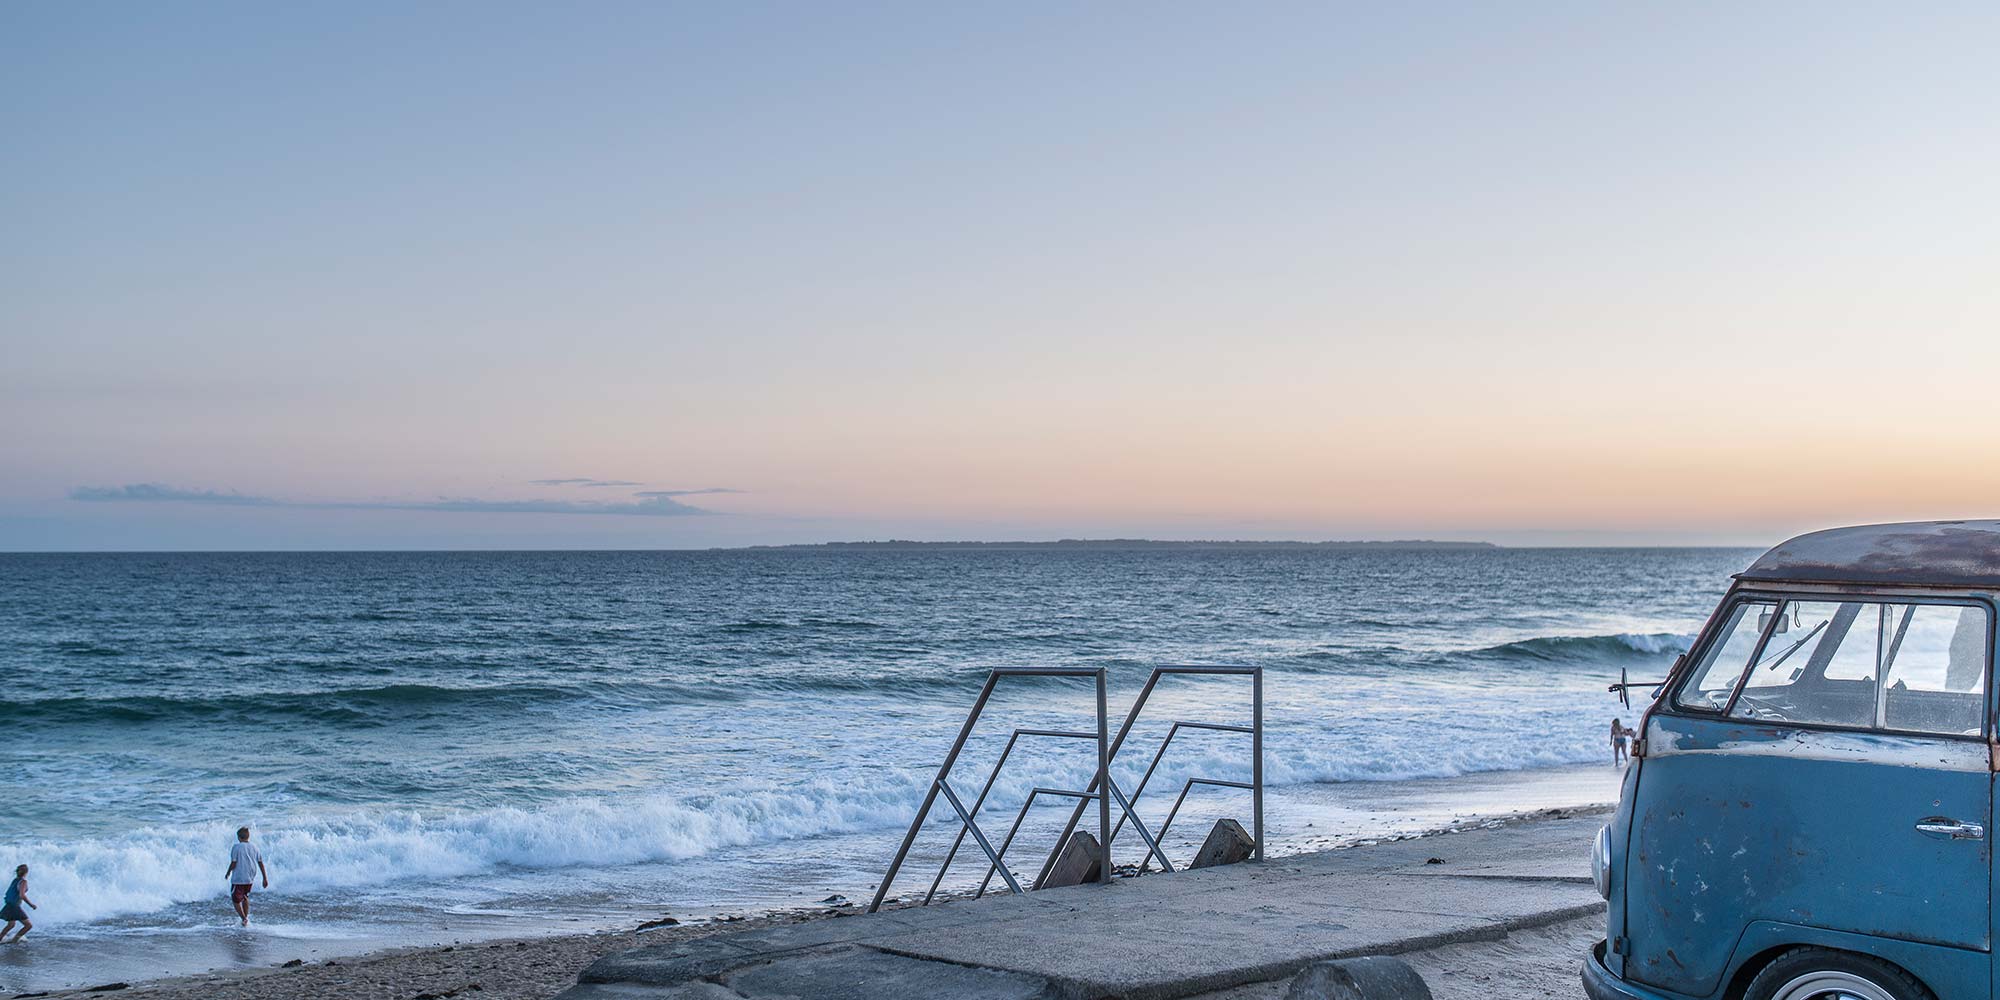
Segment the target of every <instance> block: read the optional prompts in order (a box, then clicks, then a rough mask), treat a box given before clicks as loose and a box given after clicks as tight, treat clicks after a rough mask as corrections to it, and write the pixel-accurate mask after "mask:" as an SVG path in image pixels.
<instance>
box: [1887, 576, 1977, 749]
mask: <svg viewBox="0 0 2000 1000" xmlns="http://www.w3.org/2000/svg"><path fill="white" fill-rule="evenodd" d="M1894 613H1895V621H1894V622H1893V623H1892V625H1891V630H1892V631H1891V638H1890V642H1891V644H1892V645H1893V646H1894V648H1893V649H1892V650H1891V651H1890V652H1889V658H1888V664H1889V668H1888V670H1887V672H1886V673H1885V674H1884V678H1885V686H1884V687H1883V688H1882V713H1881V714H1882V721H1883V723H1884V724H1885V727H1886V728H1889V729H1902V730H1908V731H1910V732H1918V733H1950V734H1956V735H1962V736H1977V735H1979V733H1980V732H1981V730H1982V729H1983V728H1984V726H1983V723H1984V722H1985V715H1986V712H1985V706H1986V634H1987V631H1988V629H1987V620H1986V617H1987V616H1986V609H1985V608H1977V607H1946V606H1943V605H1935V604H1929V605H1916V606H1910V605H1905V606H1904V607H1902V608H1900V609H1896V610H1895V612H1894Z"/></svg>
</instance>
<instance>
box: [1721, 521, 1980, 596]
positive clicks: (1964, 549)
mask: <svg viewBox="0 0 2000 1000" xmlns="http://www.w3.org/2000/svg"><path fill="white" fill-rule="evenodd" d="M1736 577H1737V579H1739V580H1749V581H1757V582H1763V581H1771V582H1790V583H1875V584H1896V585H1898V586H1912V587H1921V586H1932V587H2000V520H1980V521H1911V522H1908V523H1905V524H1865V525H1860V526H1857V527H1853V528H1830V529H1828V530H1826V531H1815V532H1812V533H1810V534H1805V535H1800V536H1799V537H1797V538H1794V539H1792V540H1791V541H1788V542H1785V543H1784V544H1782V545H1779V546H1778V547H1777V548H1774V549H1772V550H1771V551H1769V552H1766V553H1764V554H1763V555H1762V556H1760V557H1758V559H1757V561H1756V562H1754V563H1751V564H1750V568H1749V569H1746V570H1744V571H1743V572H1741V573H1738V574H1736Z"/></svg>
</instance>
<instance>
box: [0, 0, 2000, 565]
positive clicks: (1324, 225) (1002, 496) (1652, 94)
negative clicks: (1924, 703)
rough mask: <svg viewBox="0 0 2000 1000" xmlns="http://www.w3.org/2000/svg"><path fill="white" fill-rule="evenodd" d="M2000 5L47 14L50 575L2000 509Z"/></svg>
mask: <svg viewBox="0 0 2000 1000" xmlns="http://www.w3.org/2000/svg"><path fill="white" fill-rule="evenodd" d="M1996 51H2000V6H1995V5H1992V4H1985V3H1967V4H1962V5H1961V4H1950V3H1941V4H1925V5H1919V6H1905V5H1889V4H1859V3H1857V4H1843V3H1762V4H1700V3H1697V4H1658V5H1651V6H1650V7H1645V8H1642V7H1641V6H1640V5H1636V4H1604V3H1523V4H1487V3H1477V4H1474V3H1466V4H1429V3H1415V4H1395V5H1389V4H1332V3H1304V4H1283V3H1267V4H1254V5H1233V4H1143V5H1142V4H1122V3H1120V4H1112V3H1091V4H1077V5H1071V4H1043V3H1021V4H939V3H910V4H880V3H870V4H862V5H852V6H850V5H839V4H808V3H788V4H764V3H743V4H736V3H709V4H698V3H631V4H625V3H613V2H596V3H590V4H582V5H572V4H539V5H530V4H505V3H489V2H477V3H472V2H467V3H450V2H433V3H423V4H400V3H397V4H386V3H385V4H370V3H339V4H304V5H302V4H279V5H271V4H258V3H243V4H209V3H176V4H94V3H76V4H72V3H54V2H48V3H42V2H26V3H11V4H7V5H4V6H0V130H3V131H4V135H5V136H6V138H5V139H4V141H0V149H4V152H0V423H3V424H4V427H5V433H4V435H0V550H11V549H44V548H54V549H79V548H80V549H94V548H109V549H135V548H137V549H146V548H167V549H176V548H370V547H398V548H401V547H424V548H429V547H439V548H453V547H683V546H708V545H736V544H750V543H765V542H791V541H822V540H834V539H867V538H887V537H900V538H933V539H957V538H982V539H1008V538H1057V537H1079V536H1088V537H1105V536H1148V537H1156V538H1310V539H1319V538H1408V537H1425V538H1459V539H1490V540H1494V541H1499V542H1504V543H1518V544H1535V543H1554V544H1598V543H1620V544H1622V543H1652V542H1661V543H1675V544H1680V543H1729V544H1765V543H1769V542H1772V541H1775V540H1777V539H1778V538H1780V537H1782V536H1784V535H1786V534H1789V533H1794V532H1796V531H1802V530H1808V529H1811V528H1816V527H1823V526H1828V525H1831V524H1838V523H1853V522H1858V521H1874V520H1895V519H1909V518H1928V517H1953V516H1973V515H1981V516H1993V515H1994V514H1995V513H1996V509H1995V506H1996V500H1997V499H2000V462H1996V461H1995V456H2000V420H1996V414H2000V406H1996V398H1997V397H2000V59H1996V57H1995V53H1996Z"/></svg>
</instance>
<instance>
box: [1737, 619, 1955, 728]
mask: <svg viewBox="0 0 2000 1000" xmlns="http://www.w3.org/2000/svg"><path fill="white" fill-rule="evenodd" d="M1778 615H1779V618H1778V622H1777V627H1775V628H1773V629H1772V630H1771V633H1770V636H1769V638H1768V640H1767V641H1766V642H1765V643H1764V645H1763V648H1762V649H1760V650H1759V652H1758V655H1757V657H1756V660H1755V662H1754V663H1752V665H1751V667H1750V670H1749V674H1748V676H1746V677H1745V678H1744V681H1743V687H1742V692H1741V693H1740V694H1739V695H1737V697H1736V702H1735V705H1734V707H1733V708H1731V710H1730V714H1731V715H1732V716H1734V717H1736V718H1742V719H1752V720H1756V721H1760V722H1799V723H1809V724H1816V725H1830V726H1846V727H1853V728H1867V729H1884V730H1895V731H1902V732H1920V733H1938V734H1944V735H1952V736H1977V735H1979V734H1980V732H1981V731H1982V729H1983V723H1984V720H1985V716H1986V712H1985V705H1986V701H1985V693H1986V662H1987V653H1986V636H1987V631H1988V628H1987V613H1986V610H1985V609H1984V608H1980V607H1976V606H1972V605H1944V604H1905V603H1889V602H1865V601H1786V602H1784V603H1783V604H1782V605H1780V607H1779V609H1778Z"/></svg>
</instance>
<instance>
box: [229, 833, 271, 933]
mask: <svg viewBox="0 0 2000 1000" xmlns="http://www.w3.org/2000/svg"><path fill="white" fill-rule="evenodd" d="M253 868H254V869H256V871H255V872H254V873H253V872H252V871H251V869H253ZM223 874H224V875H226V876H228V878H229V905H231V906H233V907H235V908H236V918H237V919H238V920H241V921H243V926H245V927H248V926H250V883H252V882H255V881H257V880H258V879H259V878H262V879H263V881H264V888H266V889H269V888H270V887H271V873H269V872H267V871H265V870H264V856H263V855H262V854H259V853H257V847H256V845H254V844H252V843H250V828H249V827H247V826H246V827H241V828H239V829H237V831H236V843H234V844H231V845H229V870H228V871H226V872H223Z"/></svg>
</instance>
